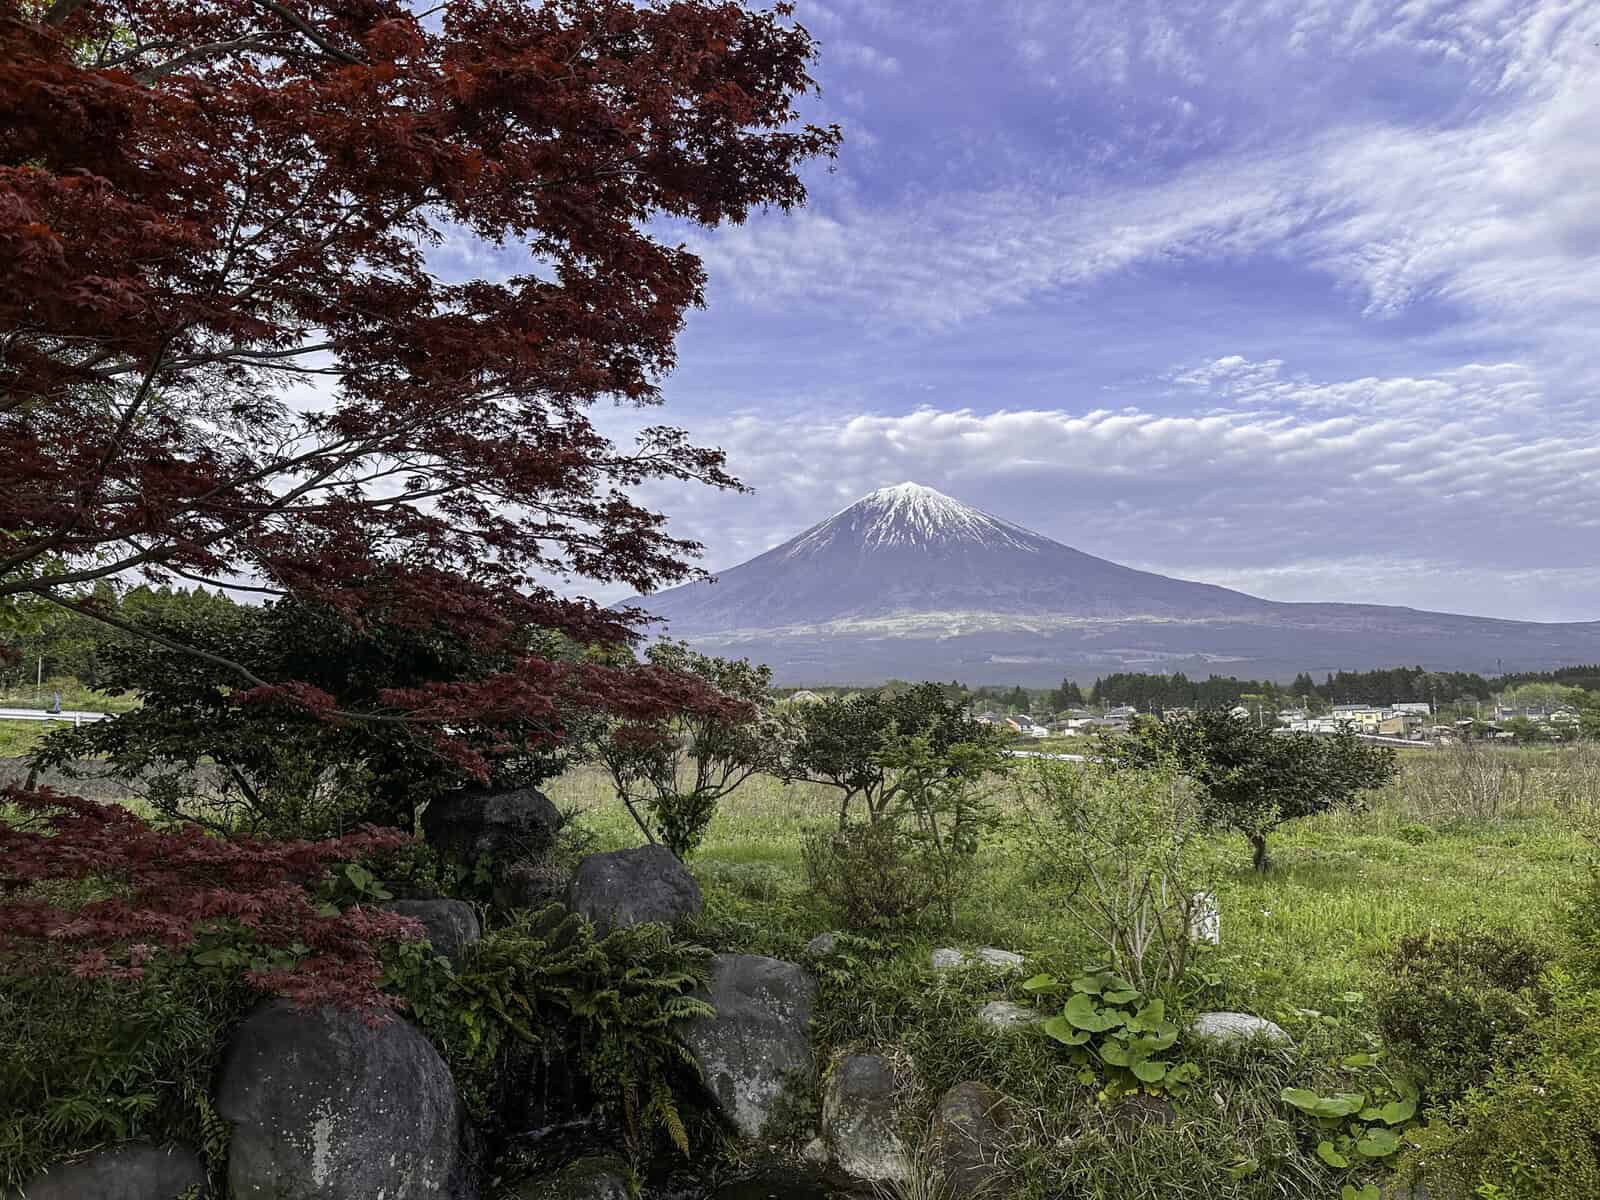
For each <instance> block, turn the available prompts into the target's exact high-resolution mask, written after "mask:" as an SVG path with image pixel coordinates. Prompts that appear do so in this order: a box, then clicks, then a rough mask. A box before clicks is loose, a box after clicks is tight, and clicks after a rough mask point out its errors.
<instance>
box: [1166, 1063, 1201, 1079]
mask: <svg viewBox="0 0 1600 1200" xmlns="http://www.w3.org/2000/svg"><path fill="white" fill-rule="evenodd" d="M1199 1078H1200V1068H1199V1066H1198V1065H1197V1064H1195V1063H1192V1062H1186V1063H1179V1064H1178V1065H1177V1066H1175V1067H1173V1068H1172V1069H1171V1070H1169V1071H1168V1072H1167V1082H1168V1083H1193V1082H1194V1081H1195V1080H1196V1079H1199Z"/></svg>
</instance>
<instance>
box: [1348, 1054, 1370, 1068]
mask: <svg viewBox="0 0 1600 1200" xmlns="http://www.w3.org/2000/svg"><path fill="white" fill-rule="evenodd" d="M1339 1061H1340V1062H1342V1063H1343V1064H1344V1065H1345V1066H1347V1067H1370V1066H1374V1065H1376V1063H1377V1061H1378V1056H1377V1055H1376V1054H1346V1055H1345V1056H1344V1057H1343V1058H1342V1059H1340V1060H1339Z"/></svg>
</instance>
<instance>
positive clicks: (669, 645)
mask: <svg viewBox="0 0 1600 1200" xmlns="http://www.w3.org/2000/svg"><path fill="white" fill-rule="evenodd" d="M645 657H646V659H647V660H648V662H649V665H650V666H652V667H656V668H659V669H660V670H662V671H669V672H672V673H673V674H674V675H678V676H681V677H689V678H694V679H698V680H700V681H701V682H703V683H704V684H705V685H707V686H708V687H709V688H711V689H713V690H714V691H715V692H716V693H717V694H718V695H719V696H720V697H721V703H719V704H716V705H704V706H702V707H700V708H697V709H694V710H692V711H691V710H685V711H684V712H681V713H679V714H677V715H674V716H671V717H663V718H660V719H658V720H655V721H649V722H638V721H633V722H627V721H616V722H612V723H611V724H610V725H609V726H608V728H607V729H606V732H605V733H604V735H603V736H601V737H600V738H599V739H598V740H597V742H596V744H595V755H596V757H597V758H598V759H599V761H600V762H601V764H602V765H604V767H605V768H606V770H607V772H609V773H610V775H611V782H612V784H613V785H614V786H615V787H616V790H617V796H618V797H619V798H620V799H621V800H622V803H623V804H624V805H626V806H627V809H628V813H629V815H630V816H632V817H633V820H634V823H635V824H637V825H638V826H639V829H640V831H641V832H642V833H643V834H644V835H645V837H646V838H648V839H649V840H650V841H651V842H656V841H660V842H661V843H662V844H663V845H665V846H666V847H667V848H668V849H669V850H671V851H672V852H673V853H674V854H676V855H677V856H678V857H679V858H682V857H684V856H685V855H686V854H689V853H690V852H691V851H693V850H694V849H695V847H697V846H698V845H699V844H700V842H701V839H702V838H704V837H705V831H706V827H707V826H708V825H710V823H711V818H712V817H713V816H714V815H715V814H716V810H717V803H718V802H719V801H720V800H721V799H722V797H724V796H726V795H727V794H728V793H729V792H731V791H733V789H734V788H736V787H738V786H739V785H740V784H741V783H743V782H744V781H745V780H746V779H749V778H750V776H752V775H754V774H756V773H757V772H760V771H768V772H777V771H779V770H780V769H781V765H782V761H783V751H784V744H785V736H784V731H785V726H784V724H783V723H782V722H781V721H780V720H779V719H778V718H777V717H776V716H775V715H774V714H773V712H772V704H771V699H770V695H769V688H770V685H771V683H772V670H771V668H769V667H765V666H760V665H753V664H752V663H751V662H750V661H749V660H748V659H743V658H741V659H737V660H733V659H726V658H713V657H711V656H709V655H705V654H700V653H698V652H697V651H694V650H691V649H690V648H689V647H688V646H686V645H684V644H683V643H681V642H658V643H657V644H656V645H654V646H652V647H650V649H649V650H648V651H647V652H646V655H645Z"/></svg>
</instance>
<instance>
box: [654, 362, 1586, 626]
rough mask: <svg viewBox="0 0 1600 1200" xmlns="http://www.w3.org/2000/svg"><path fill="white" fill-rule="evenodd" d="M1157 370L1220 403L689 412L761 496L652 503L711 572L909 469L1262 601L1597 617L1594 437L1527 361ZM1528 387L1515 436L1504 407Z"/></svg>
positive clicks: (1087, 546)
mask: <svg viewBox="0 0 1600 1200" xmlns="http://www.w3.org/2000/svg"><path fill="white" fill-rule="evenodd" d="M1171 378H1172V379H1173V380H1174V382H1175V385H1176V386H1177V387H1179V388H1181V389H1184V390H1193V391H1194V392H1195V393H1196V394H1197V395H1200V396H1202V397H1204V398H1207V399H1209V400H1211V401H1213V402H1214V403H1215V407H1214V408H1212V409H1210V410H1208V411H1204V412H1198V413H1193V414H1189V415H1169V414H1164V413H1160V412H1155V411H1151V410H1149V409H1147V408H1139V407H1132V408H1124V409H1120V410H1115V411H1113V410H1109V409H1097V410H1088V411H1084V410H1081V409H1080V410H1075V409H1072V408H1067V407H1039V408H1015V409H1009V410H1002V411H998V412H990V413H983V412H978V411H975V410H972V409H957V410H939V409H933V408H925V409H920V410H917V411H914V412H910V413H903V414H898V415H896V414H883V413H859V414H855V415H838V416H823V415H805V414H804V413H803V412H794V413H792V414H791V415H788V416H784V417H774V416H772V415H769V414H757V413H742V414H735V415H732V416H729V417H726V418H722V419H717V420H711V421H703V422H698V423H696V427H695V429H694V433H695V435H696V436H697V437H698V438H700V439H701V440H703V441H709V442H713V443H715V444H719V445H722V446H723V447H724V448H725V449H726V450H727V451H728V454H729V459H730V465H731V466H732V468H733V469H734V471H735V472H736V473H738V474H739V475H740V476H741V477H742V478H744V479H745V480H746V481H747V482H748V483H750V484H752V485H753V486H755V487H756V489H757V492H756V494H755V495H754V496H747V497H722V496H718V495H715V494H710V493H706V492H705V491H704V490H703V489H699V490H687V489H680V488H675V487H674V488H658V489H653V490H652V491H651V493H650V495H649V499H650V500H651V501H652V502H654V503H657V504H660V505H661V506H662V507H663V508H664V509H665V511H667V512H669V513H671V514H673V526H674V529H675V530H676V531H677V532H680V533H684V534H687V535H689V536H694V537H697V538H699V539H700V540H702V541H704V542H706V543H707V546H708V556H707V564H708V565H709V566H712V567H714V568H717V567H727V566H731V565H733V564H735V563H737V562H740V561H743V560H744V559H746V558H749V557H751V556H753V555H755V554H757V553H760V552H761V551H762V550H765V549H767V548H768V547H770V546H772V545H775V544H776V543H778V542H779V541H782V540H783V539H784V538H787V537H789V536H791V535H793V534H794V533H797V532H799V530H800V529H802V528H804V527H805V526H807V525H809V524H810V523H812V522H814V521H817V520H820V519H822V518H823V517H825V516H826V515H828V514H829V513H831V512H833V511H836V510H837V509H838V508H840V507H842V506H843V505H845V504H847V503H849V502H850V501H851V500H853V499H855V498H856V497H858V496H860V495H862V494H864V493H866V492H868V491H870V490H872V489H873V488H875V487H878V486H881V485H884V484H887V483H895V482H898V481H900V480H902V479H914V480H917V481H919V482H922V483H925V484H928V485H930V486H933V487H937V488H939V489H941V490H943V491H946V492H948V493H950V494H951V495H954V496H956V497H958V498H960V499H963V500H966V501H969V502H971V503H974V504H977V505H978V506H979V507H981V508H985V509H987V510H988V511H991V512H994V513H996V514H997V515H1000V516H1003V517H1006V518H1008V519H1011V520H1014V521H1017V522H1019V523H1021V524H1023V525H1026V526H1028V527H1030V528H1033V529H1037V530H1038V531H1040V532H1042V533H1045V534H1048V535H1050V536H1052V537H1055V538H1058V539H1059V540H1061V541H1064V542H1066V543H1068V544H1070V545H1074V546H1077V547H1078V548H1079V549H1083V550H1086V551H1088V552H1090V553H1094V554H1099V555H1101V556H1103V557H1107V558H1112V559H1114V560H1117V561H1123V562H1129V563H1132V564H1134V565H1140V566H1144V567H1147V568H1149V569H1154V570H1160V571H1164V572H1166V573H1169V574H1177V575H1181V576H1186V577H1189V578H1200V579H1204V580H1207V581H1211V582H1219V583H1224V584H1228V585H1230V586H1242V587H1245V588H1246V590H1253V591H1256V592H1258V593H1260V594H1265V595H1268V596H1270V597H1272V598H1275V599H1312V598H1320V599H1328V600H1349V601H1357V600H1360V601H1366V602H1372V603H1396V604H1411V605H1414V606H1417V607H1433V608H1445V609H1455V610H1466V611H1473V612H1480V613H1486V614H1488V615H1499V616H1516V617H1523V618H1543V619H1567V620H1573V619H1596V618H1600V602H1597V603H1595V604H1586V600H1587V598H1588V597H1589V596H1592V595H1593V594H1594V592H1593V590H1592V589H1591V588H1590V587H1589V586H1588V585H1589V584H1590V583H1592V582H1594V581H1595V580H1596V579H1597V578H1600V568H1596V567H1592V566H1589V565H1586V564H1584V563H1583V562H1582V561H1581V560H1579V561H1578V562H1576V563H1575V562H1574V555H1575V550H1574V548H1575V547H1577V546H1585V545H1594V544H1596V542H1597V540H1600V493H1597V492H1596V490H1595V489H1594V488H1593V487H1592V486H1591V484H1590V483H1589V480H1590V479H1592V478H1594V477H1596V476H1597V475H1600V444H1597V443H1596V442H1595V440H1594V439H1593V438H1592V436H1590V433H1589V430H1588V429H1587V428H1586V427H1584V426H1582V425H1581V424H1577V423H1569V422H1567V421H1564V420H1562V419H1560V418H1558V417H1550V416H1548V415H1546V416H1541V415H1540V414H1539V411H1538V406H1537V403H1536V401H1537V396H1538V383H1537V380H1536V379H1535V378H1534V377H1533V376H1532V375H1531V373H1530V372H1529V371H1527V370H1526V369H1525V368H1523V367H1520V366H1518V365H1516V364H1483V365H1480V364H1471V365H1468V366H1464V367H1462V368H1459V369H1457V370H1452V371H1444V372H1440V373H1438V374H1435V375H1432V376H1426V377H1416V378H1411V377H1394V378H1367V379H1354V380H1334V381H1318V380H1310V379H1305V378H1303V377H1295V376H1292V375H1290V374H1289V373H1287V372H1285V371H1284V369H1283V366H1282V364H1279V363H1274V362H1261V363H1255V362H1249V361H1246V360H1244V359H1241V358H1238V357H1237V356H1232V357H1224V358H1220V359H1217V360H1213V361H1212V362H1209V363H1203V364H1197V365H1195V366H1193V367H1191V368H1188V369H1186V370H1182V371H1176V372H1173V373H1172V375H1171ZM1530 401H1533V402H1534V403H1533V404H1532V405H1531V407H1529V408H1528V409H1527V410H1526V411H1524V412H1522V413H1521V414H1520V415H1519V417H1518V420H1517V422H1516V423H1515V424H1514V425H1510V426H1509V428H1512V429H1516V430H1517V432H1515V433H1511V432H1508V431H1507V430H1508V425H1507V423H1506V422H1504V421H1503V420H1501V419H1500V417H1503V415H1504V414H1503V412H1502V411H1501V408H1500V406H1502V405H1504V404H1508V403H1509V404H1527V403H1528V402H1530ZM1497 413H1498V414H1499V416H1497Z"/></svg>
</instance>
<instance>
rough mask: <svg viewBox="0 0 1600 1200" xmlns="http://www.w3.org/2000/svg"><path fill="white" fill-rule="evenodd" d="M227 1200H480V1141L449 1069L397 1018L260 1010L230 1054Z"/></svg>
mask: <svg viewBox="0 0 1600 1200" xmlns="http://www.w3.org/2000/svg"><path fill="white" fill-rule="evenodd" d="M216 1103H217V1111H218V1113H220V1114H221V1115H222V1116H223V1117H224V1118H225V1119H227V1120H229V1121H232V1122H233V1123H234V1130H233V1139H232V1141H231V1142H230V1143H229V1148H228V1186H229V1195H230V1196H232V1197H234V1198H235V1200H313V1198H315V1200H370V1198H371V1197H375V1196H380V1195H382V1196H388V1197H392V1198H393V1200H412V1198H413V1197H425V1196H426V1197H441V1198H443V1200H476V1198H477V1196H478V1184H477V1161H476V1160H477V1138H476V1135H475V1131H474V1130H473V1129H472V1128H471V1126H470V1124H469V1123H468V1121H467V1117H466V1113H465V1111H464V1109H463V1108H462V1105H461V1099H460V1097H459V1095H458V1094H457V1092H456V1086H455V1082H454V1081H453V1080H452V1079H451V1078H450V1069H449V1068H448V1067H447V1066H446V1065H445V1063H444V1060H443V1059H441V1058H440V1057H439V1055H438V1052H437V1051H435V1050H434V1048H433V1046H432V1044H430V1043H429V1041H428V1040H427V1038H425V1037H423V1036H422V1034H421V1033H419V1032H418V1031H417V1030H416V1029H415V1028H414V1027H412V1026H411V1025H409V1024H407V1023H406V1022H404V1021H400V1020H390V1021H388V1022H387V1023H386V1024H383V1025H381V1026H379V1027H377V1028H372V1027H371V1026H369V1025H368V1024H366V1023H365V1022H364V1021H363V1019H362V1018H361V1016H359V1015H357V1014H355V1013H350V1012H343V1011H339V1010H335V1009H320V1010H315V1011H308V1010H302V1009H296V1008H293V1007H291V1006H290V1005H288V1004H287V1003H284V1002H282V1001H274V1002H269V1003H266V1004H264V1005H262V1006H260V1007H258V1008H257V1009H256V1010H255V1011H254V1012H253V1013H251V1014H250V1016H249V1017H248V1018H246V1020H245V1021H244V1023H243V1024H242V1025H240V1027H239V1029H238V1031H237V1032H236V1033H235V1034H234V1036H233V1041H232V1042H231V1044H230V1045H229V1047H228V1052H227V1055H226V1058H225V1059H224V1061H223V1064H222V1071H221V1076H220V1082H219V1086H218V1089H217V1099H216Z"/></svg>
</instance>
